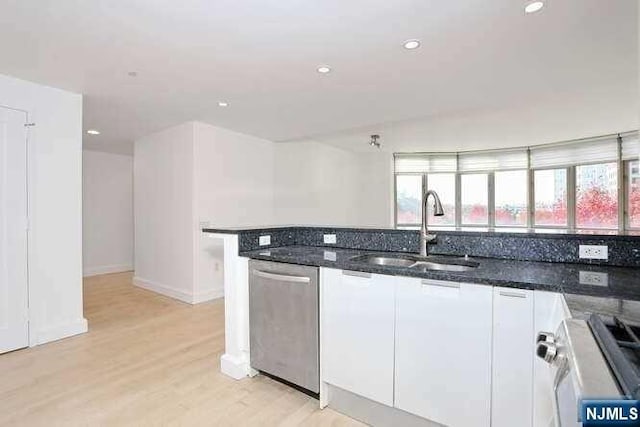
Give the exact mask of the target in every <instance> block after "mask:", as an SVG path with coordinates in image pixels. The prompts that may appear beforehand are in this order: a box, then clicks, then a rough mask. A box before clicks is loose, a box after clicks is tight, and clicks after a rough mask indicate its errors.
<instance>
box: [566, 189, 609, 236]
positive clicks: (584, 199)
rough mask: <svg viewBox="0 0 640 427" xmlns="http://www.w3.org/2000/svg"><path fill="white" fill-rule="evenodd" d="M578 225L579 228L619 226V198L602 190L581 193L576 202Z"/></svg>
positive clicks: (589, 190)
mask: <svg viewBox="0 0 640 427" xmlns="http://www.w3.org/2000/svg"><path fill="white" fill-rule="evenodd" d="M576 223H577V225H578V226H579V227H608V228H616V227H617V226H618V198H617V195H611V193H610V192H608V191H604V190H602V189H600V188H596V187H593V188H589V189H588V190H586V191H581V192H580V193H578V195H577V200H576Z"/></svg>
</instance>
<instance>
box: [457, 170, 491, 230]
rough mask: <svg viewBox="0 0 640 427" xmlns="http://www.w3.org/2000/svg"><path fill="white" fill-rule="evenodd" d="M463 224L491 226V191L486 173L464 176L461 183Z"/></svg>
mask: <svg viewBox="0 0 640 427" xmlns="http://www.w3.org/2000/svg"><path fill="white" fill-rule="evenodd" d="M460 190H461V192H462V193H461V201H462V203H461V208H462V223H463V224H472V225H488V224H489V190H488V175H487V174H486V173H474V174H464V175H462V176H461V181H460Z"/></svg>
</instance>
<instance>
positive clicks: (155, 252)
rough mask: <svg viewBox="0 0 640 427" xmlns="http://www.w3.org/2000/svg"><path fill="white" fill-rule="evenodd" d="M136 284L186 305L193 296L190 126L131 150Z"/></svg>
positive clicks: (139, 142)
mask: <svg viewBox="0 0 640 427" xmlns="http://www.w3.org/2000/svg"><path fill="white" fill-rule="evenodd" d="M133 170H134V185H133V188H134V190H133V194H134V224H135V225H134V229H135V256H134V263H135V277H134V283H135V284H136V285H138V286H141V287H146V288H149V289H152V290H155V291H157V292H161V293H164V294H166V295H169V296H172V297H174V298H177V299H180V300H183V301H187V302H190V301H191V299H192V297H193V247H194V242H193V240H194V234H193V217H194V215H193V211H194V208H193V204H194V192H193V124H192V123H191V122H189V123H184V124H182V125H179V126H176V127H172V128H170V129H167V130H165V131H162V132H158V133H155V134H152V135H149V136H146V137H144V138H141V139H139V140H137V141H136V142H135V146H134V167H133Z"/></svg>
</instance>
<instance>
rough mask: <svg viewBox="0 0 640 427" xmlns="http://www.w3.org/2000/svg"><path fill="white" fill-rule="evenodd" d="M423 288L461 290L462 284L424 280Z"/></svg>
mask: <svg viewBox="0 0 640 427" xmlns="http://www.w3.org/2000/svg"><path fill="white" fill-rule="evenodd" d="M422 286H440V287H441V288H455V289H460V283H457V282H442V281H437V280H423V281H422Z"/></svg>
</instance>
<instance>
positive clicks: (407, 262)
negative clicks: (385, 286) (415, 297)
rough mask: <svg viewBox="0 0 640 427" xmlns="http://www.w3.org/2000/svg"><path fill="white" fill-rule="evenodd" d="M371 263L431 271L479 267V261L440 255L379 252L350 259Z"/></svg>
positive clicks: (465, 269) (467, 269) (463, 269)
mask: <svg viewBox="0 0 640 427" xmlns="http://www.w3.org/2000/svg"><path fill="white" fill-rule="evenodd" d="M350 260H351V261H355V262H363V263H366V264H371V265H380V266H389V267H404V268H411V269H416V270H423V271H426V270H430V271H469V270H473V269H475V268H478V265H479V264H478V263H477V262H475V261H469V260H466V259H456V260H446V259H442V258H440V257H429V256H427V257H420V256H411V255H404V256H385V255H377V254H367V255H357V256H355V257H353V258H351V259H350Z"/></svg>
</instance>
